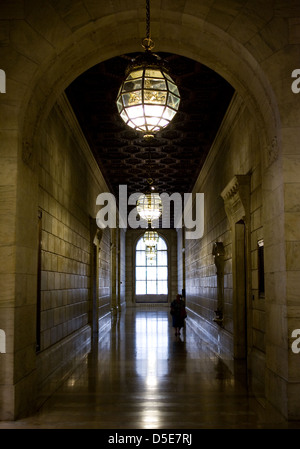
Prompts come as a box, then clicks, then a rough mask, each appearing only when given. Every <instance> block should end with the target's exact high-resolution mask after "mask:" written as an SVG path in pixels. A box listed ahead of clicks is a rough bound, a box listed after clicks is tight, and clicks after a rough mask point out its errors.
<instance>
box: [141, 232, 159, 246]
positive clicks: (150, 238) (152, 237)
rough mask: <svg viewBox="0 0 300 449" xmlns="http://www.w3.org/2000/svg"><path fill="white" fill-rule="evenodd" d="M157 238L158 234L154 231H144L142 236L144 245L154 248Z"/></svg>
mask: <svg viewBox="0 0 300 449" xmlns="http://www.w3.org/2000/svg"><path fill="white" fill-rule="evenodd" d="M158 240H159V235H158V233H157V232H156V231H146V232H145V234H144V237H143V241H144V243H145V245H146V246H147V247H149V248H155V247H156V244H157V243H158Z"/></svg>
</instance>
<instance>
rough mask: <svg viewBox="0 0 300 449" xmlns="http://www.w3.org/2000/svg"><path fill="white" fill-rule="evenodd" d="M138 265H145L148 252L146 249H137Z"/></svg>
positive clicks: (136, 260) (136, 261) (136, 262)
mask: <svg viewBox="0 0 300 449" xmlns="http://www.w3.org/2000/svg"><path fill="white" fill-rule="evenodd" d="M135 264H136V266H141V265H142V266H145V265H146V254H145V252H144V251H137V252H136V259H135Z"/></svg>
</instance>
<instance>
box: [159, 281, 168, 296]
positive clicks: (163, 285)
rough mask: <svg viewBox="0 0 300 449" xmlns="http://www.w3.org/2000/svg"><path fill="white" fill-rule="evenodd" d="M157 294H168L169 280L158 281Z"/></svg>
mask: <svg viewBox="0 0 300 449" xmlns="http://www.w3.org/2000/svg"><path fill="white" fill-rule="evenodd" d="M157 294H158V295H167V294H168V281H158V282H157Z"/></svg>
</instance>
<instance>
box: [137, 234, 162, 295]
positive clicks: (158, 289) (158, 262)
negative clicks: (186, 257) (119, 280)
mask: <svg viewBox="0 0 300 449" xmlns="http://www.w3.org/2000/svg"><path fill="white" fill-rule="evenodd" d="M135 295H136V299H137V301H139V300H141V301H145V300H150V301H151V300H152V301H154V302H155V301H159V302H161V301H167V295H168V248H167V244H166V242H165V240H164V239H163V238H162V237H161V236H160V237H159V241H158V243H157V253H156V257H155V259H154V261H149V259H148V258H147V257H146V245H145V243H144V241H143V237H141V238H140V239H139V240H138V242H137V245H136V254H135ZM145 295H146V296H147V298H145ZM151 296H152V298H151ZM155 296H156V298H155Z"/></svg>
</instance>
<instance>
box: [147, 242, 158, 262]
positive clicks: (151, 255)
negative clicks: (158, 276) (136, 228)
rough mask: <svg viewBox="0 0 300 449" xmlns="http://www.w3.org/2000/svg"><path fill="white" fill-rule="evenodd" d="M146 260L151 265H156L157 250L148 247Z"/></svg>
mask: <svg viewBox="0 0 300 449" xmlns="http://www.w3.org/2000/svg"><path fill="white" fill-rule="evenodd" d="M146 258H147V262H148V264H150V265H153V264H154V263H156V248H154V247H150V246H147V247H146Z"/></svg>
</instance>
